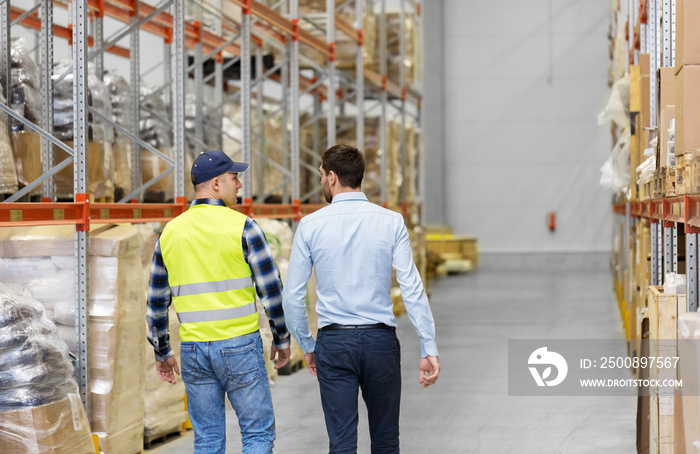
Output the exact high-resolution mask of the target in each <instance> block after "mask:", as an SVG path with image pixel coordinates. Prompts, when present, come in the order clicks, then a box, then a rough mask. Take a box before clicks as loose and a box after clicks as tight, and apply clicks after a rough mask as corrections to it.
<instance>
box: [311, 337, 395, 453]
mask: <svg viewBox="0 0 700 454" xmlns="http://www.w3.org/2000/svg"><path fill="white" fill-rule="evenodd" d="M315 356H316V368H317V373H318V382H319V386H320V389H321V403H322V405H323V413H324V415H325V418H326V429H327V430H328V438H329V440H330V443H329V452H330V453H331V454H354V453H356V452H357V420H358V416H357V391H358V387H359V388H360V389H362V398H363V399H364V401H365V405H366V406H367V413H368V416H369V433H370V438H371V440H372V454H397V453H398V452H399V404H400V401H401V346H400V345H399V340H398V339H397V338H396V333H395V331H393V330H385V329H352V330H334V331H320V332H319V333H318V338H317V340H316V351H315Z"/></svg>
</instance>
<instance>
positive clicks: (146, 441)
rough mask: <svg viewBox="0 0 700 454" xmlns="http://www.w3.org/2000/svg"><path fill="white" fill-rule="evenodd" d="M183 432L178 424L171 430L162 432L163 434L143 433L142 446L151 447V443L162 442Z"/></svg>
mask: <svg viewBox="0 0 700 454" xmlns="http://www.w3.org/2000/svg"><path fill="white" fill-rule="evenodd" d="M184 433H185V430H184V429H183V428H182V426H178V427H176V428H174V429H173V430H172V431H170V432H167V433H164V434H163V433H160V434H158V433H156V434H151V435H146V434H145V433H144V434H143V448H144V449H151V445H153V444H158V443H164V442H166V441H167V440H168V439H170V438H174V437H179V436H181V435H182V434H184ZM142 452H143V451H142Z"/></svg>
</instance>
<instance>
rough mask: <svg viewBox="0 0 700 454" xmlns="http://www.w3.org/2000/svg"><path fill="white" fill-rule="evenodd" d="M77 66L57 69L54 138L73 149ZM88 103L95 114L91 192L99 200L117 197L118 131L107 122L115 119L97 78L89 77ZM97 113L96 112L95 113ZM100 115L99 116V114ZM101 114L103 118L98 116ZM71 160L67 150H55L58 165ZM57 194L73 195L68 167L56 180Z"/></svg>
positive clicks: (90, 119) (91, 138)
mask: <svg viewBox="0 0 700 454" xmlns="http://www.w3.org/2000/svg"><path fill="white" fill-rule="evenodd" d="M72 69H73V65H72V62H71V61H60V62H57V63H56V64H55V65H54V79H55V82H54V99H53V105H54V116H53V121H54V129H53V130H54V135H55V136H56V137H57V138H59V139H61V140H62V141H64V142H66V143H67V145H68V146H69V147H72V146H73V143H72V141H73V123H74V121H73V107H74V104H75V103H74V101H73V72H72ZM66 71H68V72H69V74H68V75H67V76H66V77H65V78H64V79H62V80H60V81H58V78H59V77H60V76H61V75H63V74H64V73H65V72H66ZM87 103H88V106H90V109H91V111H89V112H87V120H88V129H87V140H88V142H89V143H88V164H89V168H88V182H89V185H90V187H89V192H90V193H91V194H93V195H94V196H95V197H96V198H101V197H113V195H114V183H113V182H112V179H111V177H112V167H113V162H114V158H113V156H112V142H113V141H114V128H113V127H112V126H111V125H109V124H107V122H106V121H105V118H107V119H111V118H112V104H111V103H110V102H109V96H108V92H107V87H106V85H105V84H104V83H103V82H102V81H101V80H100V79H98V78H97V77H96V76H95V75H94V74H92V73H90V74H88V89H87ZM93 111H94V112H93ZM95 112H96V113H95ZM98 114H99V115H98ZM67 157H68V153H66V152H65V151H64V150H63V149H61V148H58V147H56V148H55V163H56V164H58V163H60V162H61V161H63V160H64V159H66V158H67ZM55 182H56V193H57V194H58V196H59V197H72V195H73V169H72V168H70V167H68V168H66V169H63V170H62V171H60V172H58V173H57V174H56V176H55Z"/></svg>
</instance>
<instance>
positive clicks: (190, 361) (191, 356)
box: [180, 344, 202, 384]
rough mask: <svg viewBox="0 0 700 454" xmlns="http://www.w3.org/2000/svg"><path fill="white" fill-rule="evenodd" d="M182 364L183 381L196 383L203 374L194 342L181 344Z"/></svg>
mask: <svg viewBox="0 0 700 454" xmlns="http://www.w3.org/2000/svg"><path fill="white" fill-rule="evenodd" d="M180 365H181V366H182V371H181V372H182V381H184V382H185V383H190V384H195V383H197V380H199V378H200V377H201V375H202V371H201V369H200V367H199V363H198V362H197V347H196V346H195V345H194V344H181V345H180Z"/></svg>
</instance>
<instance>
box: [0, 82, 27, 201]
mask: <svg viewBox="0 0 700 454" xmlns="http://www.w3.org/2000/svg"><path fill="white" fill-rule="evenodd" d="M2 92H3V90H2V87H1V86H0V102H2V103H3V104H6V103H5V97H4V96H3V95H2ZM7 117H8V116H7V114H5V113H2V114H0V194H12V193H15V192H17V189H18V186H17V169H16V168H15V162H13V161H14V157H13V154H12V153H13V151H12V144H11V143H10V137H9V136H8V135H7ZM21 164H22V161H18V162H17V165H21Z"/></svg>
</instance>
